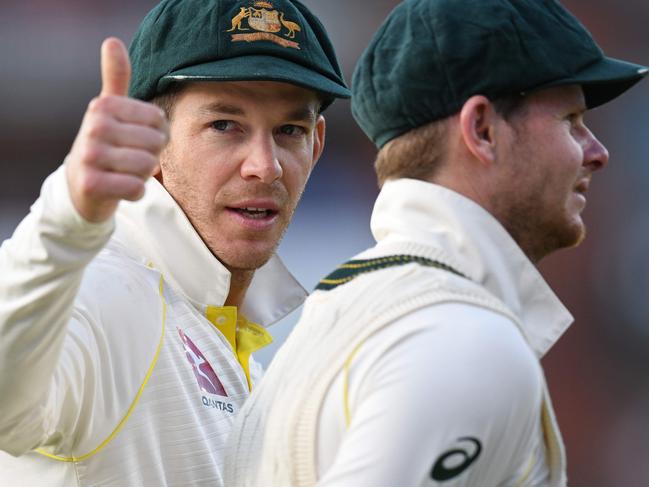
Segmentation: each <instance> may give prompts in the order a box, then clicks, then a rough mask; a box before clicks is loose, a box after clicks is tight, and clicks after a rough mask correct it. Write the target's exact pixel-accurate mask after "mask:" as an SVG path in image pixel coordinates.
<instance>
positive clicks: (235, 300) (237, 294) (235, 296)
mask: <svg viewBox="0 0 649 487" xmlns="http://www.w3.org/2000/svg"><path fill="white" fill-rule="evenodd" d="M230 272H231V277H230V292H229V293H228V297H227V298H226V299H225V306H236V307H237V308H239V307H241V303H243V298H244V297H245V295H246V291H247V290H248V286H250V282H251V281H252V276H253V275H254V273H255V271H251V270H245V269H230Z"/></svg>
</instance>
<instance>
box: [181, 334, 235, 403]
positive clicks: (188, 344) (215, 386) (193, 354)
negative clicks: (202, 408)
mask: <svg viewBox="0 0 649 487" xmlns="http://www.w3.org/2000/svg"><path fill="white" fill-rule="evenodd" d="M177 330H178V333H179V334H180V339H181V340H182V341H183V347H184V348H185V355H186V356H187V360H189V363H190V364H191V366H192V370H193V371H194V376H195V377H196V381H197V382H198V387H200V388H201V390H202V391H203V392H207V393H208V394H217V395H219V396H226V397H227V395H228V394H227V393H226V392H225V388H224V387H223V384H221V381H220V380H219V378H218V377H217V375H216V374H215V373H214V369H212V366H211V365H210V364H209V362H208V361H207V359H206V358H205V357H204V356H203V354H202V353H201V351H200V350H199V349H198V347H196V345H194V342H192V341H191V339H190V338H189V337H188V336H187V335H185V334H184V333H183V331H182V330H181V329H180V328H177Z"/></svg>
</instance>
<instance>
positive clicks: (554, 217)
mask: <svg viewBox="0 0 649 487" xmlns="http://www.w3.org/2000/svg"><path fill="white" fill-rule="evenodd" d="M528 98H529V99H528V100H527V101H526V102H525V103H526V106H525V107H523V109H522V111H521V113H520V114H518V115H517V114H515V115H513V117H512V118H511V119H510V120H509V121H507V122H505V121H503V123H504V124H505V130H504V133H505V140H506V143H505V144H504V146H503V147H501V148H500V150H498V152H499V153H498V155H497V157H498V159H499V161H500V164H501V166H502V167H501V168H500V171H501V179H500V184H499V186H500V187H501V188H506V189H505V191H503V192H502V194H501V198H500V201H499V202H498V205H497V210H496V214H497V215H498V217H499V220H500V221H501V222H502V223H503V224H504V226H505V227H506V228H507V230H508V231H509V232H510V234H511V235H512V236H513V237H514V239H515V240H516V241H517V242H518V243H519V245H520V246H521V248H522V249H523V250H524V251H526V253H527V254H528V256H529V257H530V258H531V259H532V260H533V261H538V260H539V259H541V258H542V257H544V256H545V255H547V254H549V253H550V252H553V251H555V250H557V249H559V248H563V247H570V246H573V245H577V244H578V243H580V242H581V240H582V239H583V238H584V236H585V226H584V222H583V220H582V216H581V213H582V211H583V209H584V207H585V205H586V191H587V190H588V187H589V184H590V180H591V177H592V174H593V172H594V171H596V170H598V169H601V168H602V167H604V166H605V165H606V163H607V162H608V152H607V151H606V148H605V147H604V146H603V145H602V144H601V143H600V142H599V141H598V140H597V139H596V138H595V137H594V136H593V134H592V133H591V132H590V130H588V128H587V127H586V125H585V124H584V120H583V115H584V112H585V110H586V105H585V101H584V96H583V92H582V89H581V87H579V86H564V87H557V88H550V89H546V90H542V91H540V92H538V93H535V94H532V95H529V97H528Z"/></svg>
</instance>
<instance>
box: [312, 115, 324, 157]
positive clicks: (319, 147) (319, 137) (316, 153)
mask: <svg viewBox="0 0 649 487" xmlns="http://www.w3.org/2000/svg"><path fill="white" fill-rule="evenodd" d="M326 128H327V123H326V122H325V118H324V117H323V116H322V115H318V119H317V120H316V122H315V129H314V130H313V163H312V165H311V169H313V168H314V167H315V165H316V162H318V159H320V156H321V155H322V151H323V150H324V145H325V132H326Z"/></svg>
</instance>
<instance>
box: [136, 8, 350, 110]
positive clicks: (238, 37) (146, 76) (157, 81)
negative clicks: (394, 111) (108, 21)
mask: <svg viewBox="0 0 649 487" xmlns="http://www.w3.org/2000/svg"><path fill="white" fill-rule="evenodd" d="M129 52H130V56H131V63H132V65H133V76H132V79H131V85H130V88H129V95H130V96H132V97H134V98H139V99H141V100H150V99H151V98H153V97H154V96H155V95H157V94H160V93H162V92H164V90H165V89H166V88H167V87H168V86H169V85H170V84H171V83H173V82H178V81H181V82H182V81H255V80H257V81H260V80H263V81H280V82H288V83H292V84H296V85H299V86H302V87H305V88H310V89H313V90H315V91H318V92H320V93H322V94H324V95H325V98H326V99H327V100H328V102H331V101H333V99H334V98H348V97H349V96H350V92H349V90H348V89H347V86H346V85H345V81H344V79H343V74H342V71H341V69H340V66H339V64H338V60H337V59H336V54H335V52H334V49H333V46H332V45H331V41H330V40H329V37H328V36H327V33H326V31H325V29H324V27H323V26H322V24H321V23H320V21H319V20H318V19H317V18H316V17H315V16H314V15H313V14H312V13H311V12H310V11H309V10H308V9H307V8H306V7H305V6H304V5H302V4H301V3H300V2H298V1H297V0H270V1H240V0H163V1H162V2H160V3H159V4H158V5H157V6H156V7H155V8H154V9H153V10H151V12H149V14H148V15H147V16H146V17H145V18H144V20H143V21H142V24H141V25H140V27H139V29H138V31H137V33H136V34H135V37H134V39H133V42H132V43H131V46H130V48H129Z"/></svg>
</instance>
